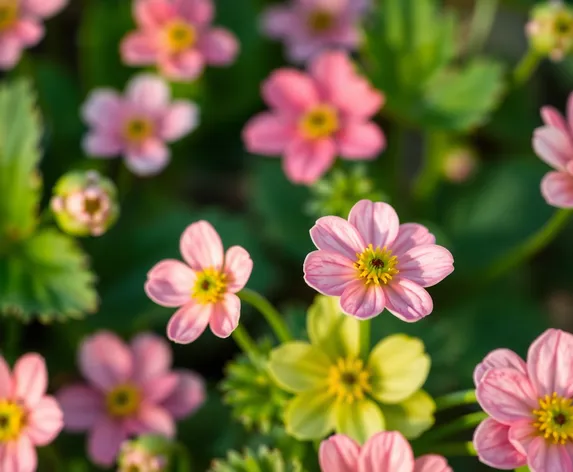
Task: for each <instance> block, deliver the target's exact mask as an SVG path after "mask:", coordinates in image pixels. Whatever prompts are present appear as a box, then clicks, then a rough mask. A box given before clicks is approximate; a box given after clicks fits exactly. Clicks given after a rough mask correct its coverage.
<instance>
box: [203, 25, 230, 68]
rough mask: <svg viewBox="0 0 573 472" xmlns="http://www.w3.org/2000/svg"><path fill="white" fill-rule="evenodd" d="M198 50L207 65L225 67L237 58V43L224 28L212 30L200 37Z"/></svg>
mask: <svg viewBox="0 0 573 472" xmlns="http://www.w3.org/2000/svg"><path fill="white" fill-rule="evenodd" d="M199 49H200V50H201V52H202V53H203V56H204V57H205V62H206V63H207V64H212V65H214V66H226V65H229V64H231V63H233V62H234V61H235V59H236V58H237V54H238V53H239V42H238V41H237V38H236V37H235V35H234V34H232V33H231V32H230V31H228V30H226V29H224V28H212V29H210V30H208V31H207V32H205V33H204V34H203V36H202V37H201V40H200V43H199Z"/></svg>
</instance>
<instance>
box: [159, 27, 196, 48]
mask: <svg viewBox="0 0 573 472" xmlns="http://www.w3.org/2000/svg"><path fill="white" fill-rule="evenodd" d="M164 37H165V43H166V45H167V48H168V49H169V50H170V51H171V52H172V53H181V52H183V51H185V50H187V49H189V48H192V47H193V46H194V45H195V43H196V42H197V31H196V30H195V28H194V27H193V25H191V24H189V23H186V22H185V21H182V20H173V21H172V22H170V23H169V24H168V25H167V26H166V27H165V29H164Z"/></svg>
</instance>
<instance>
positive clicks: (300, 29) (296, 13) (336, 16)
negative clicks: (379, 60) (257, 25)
mask: <svg viewBox="0 0 573 472" xmlns="http://www.w3.org/2000/svg"><path fill="white" fill-rule="evenodd" d="M369 3H370V2H369V1H368V0H290V1H288V2H286V4H285V5H281V6H273V7H270V8H268V9H267V11H266V12H265V14H264V16H263V28H264V30H265V33H266V34H267V35H268V36H270V37H271V38H275V39H280V40H282V41H284V43H285V45H286V46H287V48H288V55H289V57H290V59H291V60H292V61H294V62H303V61H306V60H307V59H310V58H312V57H313V56H315V55H316V54H317V53H320V52H323V51H325V50H326V49H329V48H331V47H337V48H345V49H348V50H354V49H356V48H357V47H358V45H359V44H360V40H361V32H360V21H361V19H362V17H363V16H364V14H365V13H366V10H367V8H368V5H369Z"/></svg>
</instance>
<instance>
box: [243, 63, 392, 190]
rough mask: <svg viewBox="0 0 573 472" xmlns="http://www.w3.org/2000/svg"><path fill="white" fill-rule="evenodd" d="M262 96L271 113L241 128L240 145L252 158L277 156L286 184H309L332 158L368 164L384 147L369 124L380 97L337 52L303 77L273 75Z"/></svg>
mask: <svg viewBox="0 0 573 472" xmlns="http://www.w3.org/2000/svg"><path fill="white" fill-rule="evenodd" d="M262 94H263V98H264V100H265V101H266V102H267V103H268V105H269V106H270V107H271V111H269V112H265V113H260V114H259V115H256V116H255V117H253V118H252V119H251V120H250V121H249V122H248V123H247V125H246V127H245V129H244V131H243V140H244V142H245V146H246V147H247V149H248V150H249V152H252V153H257V154H263V155H269V156H275V155H283V156H284V159H283V168H284V171H285V174H286V175H287V177H288V178H289V179H290V180H291V181H292V182H295V183H300V184H307V185H309V184H312V183H313V182H315V181H316V180H318V179H319V178H320V177H321V176H322V175H323V174H324V173H325V172H326V171H327V170H328V169H330V167H331V166H332V165H333V164H334V160H335V159H336V156H337V155H340V156H341V157H343V158H345V159H349V160H364V159H374V158H375V157H376V156H377V155H378V154H379V153H380V152H381V151H382V150H383V149H384V147H385V145H386V140H385V137H384V134H383V133H382V131H381V130H380V128H379V127H378V126H376V125H375V124H374V123H372V122H371V121H370V119H371V118H372V116H374V114H376V112H377V111H378V110H380V108H381V107H382V104H383V102H384V96H383V95H382V94H381V93H380V92H378V91H376V90H375V89H373V88H372V87H371V86H370V84H369V83H368V81H367V80H366V79H365V78H363V77H360V76H359V75H358V74H357V73H356V71H355V70H354V66H353V64H352V62H351V61H350V59H349V58H348V57H347V56H346V54H344V53H342V52H328V53H325V54H323V55H321V56H319V57H318V58H316V59H315V60H313V61H312V63H311V64H310V70H309V73H308V74H305V73H303V72H299V71H298V70H295V69H279V70H278V71H275V72H274V73H273V74H272V75H271V77H270V78H269V79H268V80H267V81H266V82H265V83H264V84H263V87H262Z"/></svg>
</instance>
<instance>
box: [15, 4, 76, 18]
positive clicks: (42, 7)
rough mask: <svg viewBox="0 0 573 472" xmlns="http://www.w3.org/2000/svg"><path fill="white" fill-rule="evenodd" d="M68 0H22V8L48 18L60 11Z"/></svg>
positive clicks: (34, 14)
mask: <svg viewBox="0 0 573 472" xmlns="http://www.w3.org/2000/svg"><path fill="white" fill-rule="evenodd" d="M67 4H68V0H20V8H21V9H22V10H23V11H25V12H26V13H27V14H29V15H33V16H37V17H40V18H48V17H50V16H52V15H55V14H56V13H58V12H59V11H60V10H61V9H62V8H64V7H65V6H66V5H67Z"/></svg>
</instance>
